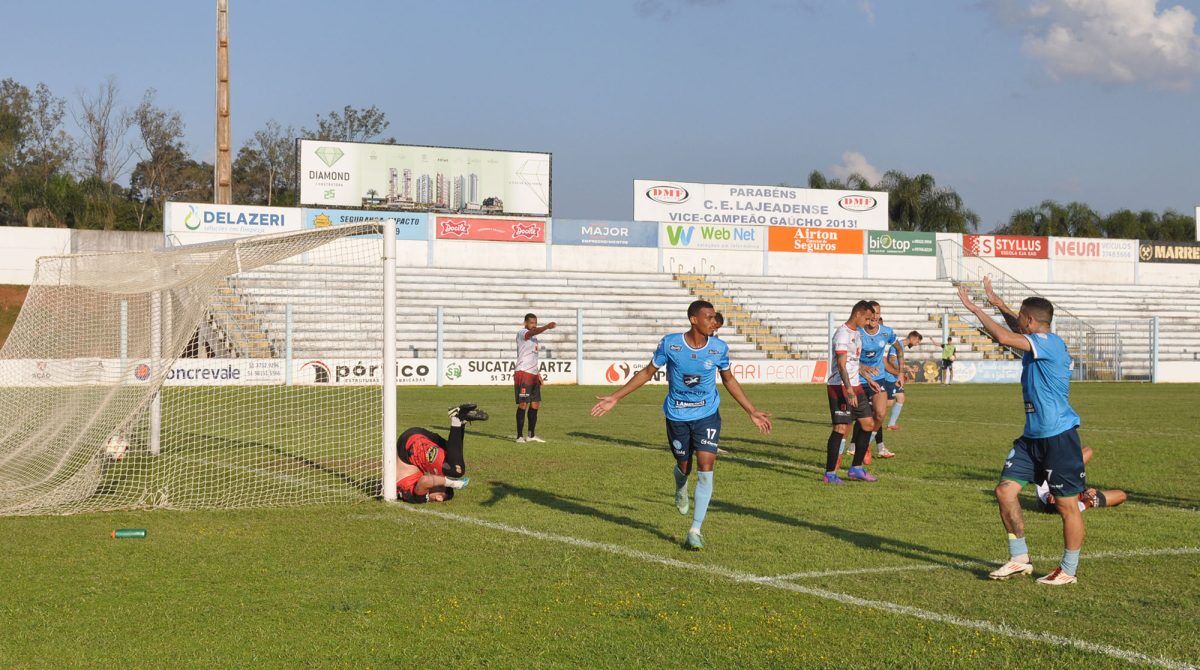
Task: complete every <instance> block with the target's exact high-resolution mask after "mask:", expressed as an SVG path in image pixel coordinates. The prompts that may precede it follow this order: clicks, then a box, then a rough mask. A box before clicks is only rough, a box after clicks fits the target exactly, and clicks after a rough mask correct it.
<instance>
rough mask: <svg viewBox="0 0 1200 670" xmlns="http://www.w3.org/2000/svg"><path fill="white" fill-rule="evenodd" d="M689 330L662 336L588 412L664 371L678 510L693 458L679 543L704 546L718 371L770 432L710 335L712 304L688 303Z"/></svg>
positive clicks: (604, 409) (716, 432)
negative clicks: (692, 484) (687, 523)
mask: <svg viewBox="0 0 1200 670" xmlns="http://www.w3.org/2000/svg"><path fill="white" fill-rule="evenodd" d="M687 314H688V321H689V322H691V325H692V327H691V329H690V330H688V331H687V332H686V333H672V334H670V335H667V336H665V337H663V338H662V340H660V341H659V343H658V348H657V349H655V350H654V357H653V358H651V359H650V363H649V365H647V366H646V367H644V368H642V369H641V370H639V371H638V372H637V374H635V375H634V376H633V377H632V378H630V380H629V381H628V382H626V383H625V385H624V386H622V387H621V388H619V389H617V391H616V392H615V393H613V394H612V395H607V396H600V397H598V398H597V400H599V401H600V402H597V403H596V405H595V406H594V407H592V416H604V415H605V414H607V413H608V412H609V411H610V410H612V408H613V407H616V405H617V402H618V401H619V400H620V399H621V398H624V397H625V396H627V395H629V394H630V393H633V392H634V391H636V390H637V389H638V388H639V387H641V386H642V385H643V384H645V383H646V382H648V381H650V380H651V379H653V378H654V374H655V373H656V372H658V370H659V369H660V368H663V367H666V370H667V397H666V398H664V399H663V414H665V415H666V417H667V442H668V444H669V445H670V447H671V452H672V454H674V456H675V461H676V465H675V470H674V474H675V506H676V508H678V510H679V513H680V514H687V513H688V506H689V505H688V502H689V501H688V491H687V480H688V475H689V474H691V472H692V460H693V456H694V457H695V461H696V467H697V470H698V472H697V474H696V494H695V497H696V500H695V511H694V512H693V514H692V527H691V529H689V530H688V533H687V539H686V540H684V547H686V548H688V549H694V550H700V549H702V548H704V537H703V535H701V533H700V527H701V524H703V523H704V516H705V514H707V513H708V503H709V501H710V500H711V499H712V489H713V466H714V465H715V464H716V462H717V449H718V446H719V444H720V440H721V413H720V412H719V411H718V408H719V407H720V404H721V395H720V393H718V392H717V376H718V375H719V376H720V378H721V382H722V383H724V384H725V390H727V391H729V395H730V396H732V397H733V399H734V400H735V401H736V402H737V404H739V405H741V407H742V409H744V410H746V413H747V414H749V415H750V420H751V421H753V422H754V425H755V426H758V429H759V430H760V431H762V432H763V433H770V432H771V415H770V414H767V413H766V412H761V411H759V410H757V409H755V408H754V405H753V404H751V403H750V400H749V399H748V398H747V397H746V394H745V392H744V391H742V386H741V384H739V383H738V380H737V378H735V377H734V376H733V373H732V372H730V370H729V345H727V344H725V343H724V342H722V341H721V340H719V339H717V338H715V337H712V333H713V331H714V330H716V328H717V321H716V311H715V310H714V309H713V306H712V303H710V302H708V301H705V300H697V301H695V302H693V303H692V304H691V305H690V306H688V311H687Z"/></svg>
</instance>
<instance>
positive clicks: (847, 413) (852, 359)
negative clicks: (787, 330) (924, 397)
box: [824, 300, 879, 484]
mask: <svg viewBox="0 0 1200 670" xmlns="http://www.w3.org/2000/svg"><path fill="white" fill-rule="evenodd" d="M874 315H875V310H873V309H872V308H871V303H869V302H867V301H866V300H859V301H858V302H856V303H854V309H852V310H851V312H850V319H849V320H848V321H846V323H843V324H842V325H840V326H838V329H837V331H836V332H834V334H833V342H832V343H831V344H832V347H831V352H830V362H829V367H830V371H829V377H828V379H826V382H825V383H826V390H827V394H828V396H829V415H830V419H831V423H832V424H833V431H832V432H831V433H829V440H828V441H827V442H826V443H825V480H824V481H825V483H826V484H841V483H842V480H841V478H840V477H838V475H837V468H838V452H839V451H841V444H842V440H843V439H844V438H845V437H846V432H847V430H848V429H849V427H850V424H851V423H853V424H854V436H853V443H854V461H853V463H852V464H851V466H850V471H849V472H848V473H847V475H846V477H847V478H848V479H851V480H853V481H861V482H874V481H878V478H877V477H875V476H874V475H872V474H870V473H868V472H867V470H866V468H864V467H863V459H865V458H866V456H867V454H868V453H869V452H870V443H871V427H872V426H873V425H874V421H873V420H872V417H871V407H870V404H869V403H868V402H867V396H866V392H865V391H863V386H862V385H863V381H862V380H861V379H860V378H859V374H858V360H859V356H860V355H861V353H862V343H861V342H860V341H859V334H858V330H859V328H862V327H863V326H866V325H867V323H869V322H870V320H871V319H872V318H874ZM866 385H867V386H869V387H872V388H874V390H876V391H878V390H879V385H878V384H876V383H875V382H874V381H872V380H870V379H867V380H866Z"/></svg>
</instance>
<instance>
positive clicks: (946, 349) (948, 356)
mask: <svg viewBox="0 0 1200 670" xmlns="http://www.w3.org/2000/svg"><path fill="white" fill-rule="evenodd" d="M956 353H958V348H957V347H955V346H954V338H953V337H947V338H946V344H944V345H942V383H943V384H949V383H950V382H951V381H952V380H953V379H954V355H955V354H956Z"/></svg>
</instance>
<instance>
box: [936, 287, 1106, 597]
mask: <svg viewBox="0 0 1200 670" xmlns="http://www.w3.org/2000/svg"><path fill="white" fill-rule="evenodd" d="M984 292H985V293H986V294H987V297H988V302H990V303H991V304H992V306H994V307H996V308H997V309H999V310H1000V312H1001V314H1003V315H1004V319H1005V321H1006V322H1007V323H1008V324H1009V325H1010V326H1011V327H1012V330H1009V329H1008V328H1005V327H1004V326H1002V325H1000V324H999V323H997V322H996V321H995V319H993V318H992V317H991V316H990V315H989V314H988V313H987V312H986V311H984V309H983V308H982V307H980V306H978V305H976V304H975V303H974V302H972V301H971V297H970V295H969V294H968V293H967V287H966V285H960V286H959V287H958V297H959V299H961V300H962V303H963V305H964V306H965V307H966V308H967V309H968V310H970V311H971V313H972V314H974V315H975V316H976V317H978V318H979V321H980V323H981V324H982V325H983V327H984V329H985V330H987V332H988V335H991V336H992V339H994V340H996V341H997V342H999V343H1000V344H1002V345H1004V346H1006V347H1010V348H1012V349H1016V350H1018V351H1022V352H1024V355H1023V356H1022V358H1021V395H1022V397H1023V398H1024V400H1025V430H1024V432H1022V433H1021V437H1019V438H1017V439H1016V440H1015V441H1014V442H1013V447H1012V450H1011V451H1009V452H1008V457H1007V458H1006V459H1005V461H1004V468H1003V470H1001V472H1000V483H999V484H997V485H996V500H997V502H998V503H999V504H1000V519H1001V520H1002V521H1003V522H1004V528H1005V529H1006V530H1007V531H1008V552H1009V561H1008V563H1005V564H1004V565H1003V566H1001V567H1000V568H998V569H996V570H993V571H992V572H991V573H990V574H989V575H988V576H989V577H991V578H992V579H1008V578H1009V577H1013V576H1016V575H1028V574H1030V573H1032V572H1033V565H1032V563H1030V559H1029V548H1028V546H1027V545H1026V542H1025V519H1024V517H1023V516H1022V514H1021V503H1020V502H1019V501H1018V500H1017V495H1018V494H1019V493H1020V492H1021V487H1022V486H1024V485H1025V484H1028V483H1030V482H1033V483H1034V484H1042V483H1045V484H1048V485H1049V487H1050V492H1051V493H1052V494H1053V496H1054V505H1055V507H1057V508H1058V513H1059V515H1060V516H1061V517H1062V522H1063V557H1062V560H1061V561H1060V562H1059V565H1058V567H1057V568H1055V569H1054V570H1053V571H1051V572H1050V574H1048V575H1046V576H1044V577H1041V578H1039V579H1038V580H1037V581H1038V583H1040V584H1049V585H1052V586H1059V585H1063V584H1073V583H1075V582H1076V578H1075V570H1076V568H1078V567H1079V551H1080V549H1081V548H1082V547H1083V535H1084V529H1083V515H1082V514H1080V512H1079V494H1081V493H1083V492H1084V491H1086V490H1087V482H1086V474H1085V472H1084V460H1083V449H1082V445H1081V443H1080V441H1079V433H1078V431H1077V428H1078V427H1079V415H1078V414H1076V413H1075V410H1074V409H1072V408H1071V403H1070V398H1069V395H1070V381H1071V367H1072V363H1071V354H1070V352H1068V351H1067V344H1066V342H1063V340H1062V338H1061V337H1059V336H1058V335H1055V334H1054V333H1053V332H1052V329H1051V325H1050V324H1051V322H1052V321H1053V319H1054V305H1052V304H1051V303H1050V301H1049V300H1046V299H1045V298H1041V297H1031V298H1026V299H1025V300H1024V301H1023V302H1022V303H1021V311H1020V312H1019V313H1013V311H1012V310H1011V309H1009V308H1008V306H1007V305H1005V304H1004V301H1003V300H1001V299H1000V298H999V296H997V295H996V294H995V292H994V291H993V290H992V286H991V281H990V280H987V279H985V280H984Z"/></svg>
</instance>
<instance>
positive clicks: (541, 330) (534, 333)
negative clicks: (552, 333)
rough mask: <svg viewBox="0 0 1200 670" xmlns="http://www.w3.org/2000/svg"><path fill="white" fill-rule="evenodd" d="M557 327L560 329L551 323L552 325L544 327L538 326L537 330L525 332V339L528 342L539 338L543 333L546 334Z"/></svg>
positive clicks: (532, 329) (548, 324) (531, 329)
mask: <svg viewBox="0 0 1200 670" xmlns="http://www.w3.org/2000/svg"><path fill="white" fill-rule="evenodd" d="M557 327H558V324H557V323H555V322H553V321H551V322H550V323H547V324H546V325H544V326H538V327H537V328H530V329H529V330H527V331H525V339H527V340H528V339H529V338H531V337H537V336H538V335H541V334H542V333H544V332H546V331H547V330H554V329H555V328H557Z"/></svg>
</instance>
